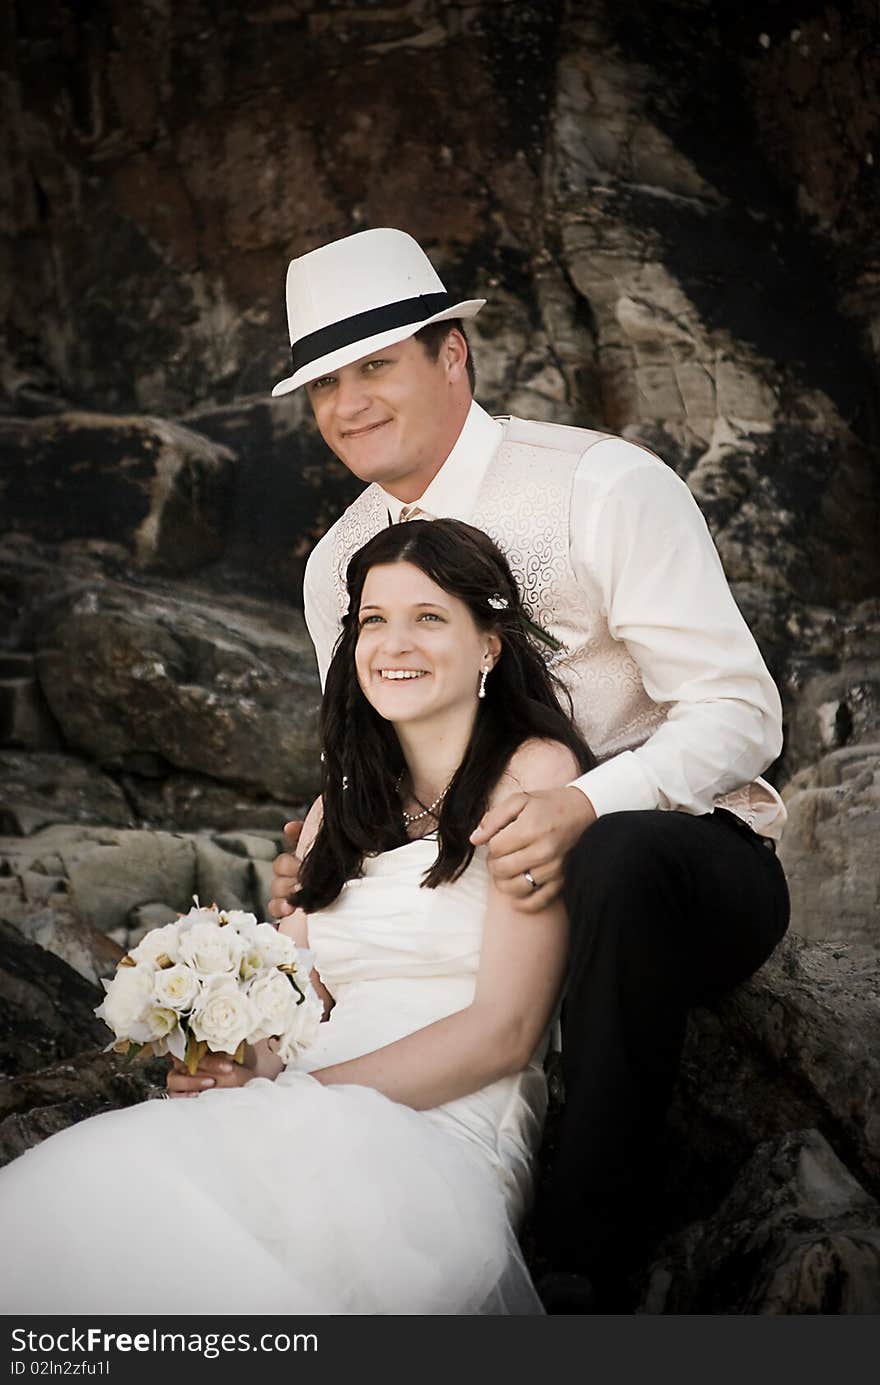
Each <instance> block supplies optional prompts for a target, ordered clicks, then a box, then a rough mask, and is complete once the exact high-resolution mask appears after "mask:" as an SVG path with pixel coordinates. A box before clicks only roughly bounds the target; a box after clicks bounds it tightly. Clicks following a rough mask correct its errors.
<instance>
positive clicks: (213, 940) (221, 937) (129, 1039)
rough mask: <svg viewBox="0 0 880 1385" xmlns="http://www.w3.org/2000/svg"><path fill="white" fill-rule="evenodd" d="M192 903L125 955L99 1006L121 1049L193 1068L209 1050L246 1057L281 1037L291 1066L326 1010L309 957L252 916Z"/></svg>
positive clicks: (279, 1046)
mask: <svg viewBox="0 0 880 1385" xmlns="http://www.w3.org/2000/svg"><path fill="white" fill-rule="evenodd" d="M193 901H194V903H195V908H194V909H190V911H189V913H188V914H182V915H180V917H179V918H177V919H176V921H175V922H174V923H167V924H165V925H164V927H161V928H153V929H151V930H150V932H149V933H146V934H145V935H144V937H143V938H142V940H141V941H140V942H139V943H138V945H137V947H135V948H133V949H132V951H131V952H130V953H128V954H127V955H126V956H125V957H123V958H122V961H121V962H120V963H119V965H118V967H117V969H116V975H115V976H114V977H113V979H112V981H104V982H103V985H104V989H105V990H106V992H107V994H106V996H105V997H104V1000H103V1002H102V1003H101V1004H100V1005H98V1006H97V1007H96V1009H95V1014H96V1015H98V1016H99V1017H100V1018H101V1019H102V1020H103V1021H104V1023H105V1024H107V1025H109V1027H110V1028H111V1029H112V1030H113V1033H114V1034H115V1035H116V1039H115V1040H114V1041H113V1042H112V1043H110V1044H108V1048H112V1049H114V1050H115V1051H116V1052H117V1053H128V1052H129V1051H131V1050H134V1051H135V1052H137V1051H138V1050H139V1049H141V1048H145V1047H147V1048H149V1049H150V1050H151V1051H152V1052H153V1053H154V1054H156V1055H157V1056H159V1055H162V1054H165V1053H172V1054H173V1055H174V1057H175V1058H179V1059H180V1060H181V1062H185V1063H186V1066H187V1068H188V1069H189V1071H190V1073H194V1072H195V1071H196V1068H197V1067H198V1065H199V1063H200V1062H201V1060H202V1058H203V1057H204V1055H205V1053H206V1052H207V1051H208V1050H209V1049H210V1050H211V1052H212V1053H231V1054H232V1055H233V1056H234V1058H235V1059H236V1061H237V1062H239V1063H240V1062H242V1061H243V1060H244V1050H245V1045H246V1044H254V1043H257V1042H258V1041H259V1040H260V1039H274V1040H276V1043H275V1044H274V1048H275V1051H276V1053H277V1054H278V1056H279V1058H280V1059H281V1061H282V1062H283V1063H290V1062H291V1061H292V1060H293V1058H294V1056H295V1054H296V1053H297V1052H298V1051H299V1049H301V1048H305V1047H306V1046H307V1045H308V1044H309V1043H311V1041H312V1039H313V1038H314V1036H315V1032H316V1030H317V1026H318V1024H319V1023H320V1020H321V1015H322V1012H323V1007H322V1005H321V1002H320V1000H319V999H318V997H317V995H316V994H315V991H314V988H313V986H312V984H311V982H310V981H309V973H310V971H311V968H312V956H311V953H309V952H307V951H306V950H305V949H303V948H298V947H297V946H296V944H295V943H294V941H293V939H292V938H289V937H288V936H287V934H286V933H279V932H278V931H277V929H276V928H275V927H274V926H273V925H272V924H271V923H258V922H257V920H256V918H255V916H254V915H253V914H246V913H244V912H242V911H241V910H239V909H230V910H228V911H226V910H223V909H218V908H217V906H216V904H215V905H212V907H211V908H210V909H205V908H202V907H201V906H200V905H199V901H198V898H197V897H196V896H195V895H194V896H193Z"/></svg>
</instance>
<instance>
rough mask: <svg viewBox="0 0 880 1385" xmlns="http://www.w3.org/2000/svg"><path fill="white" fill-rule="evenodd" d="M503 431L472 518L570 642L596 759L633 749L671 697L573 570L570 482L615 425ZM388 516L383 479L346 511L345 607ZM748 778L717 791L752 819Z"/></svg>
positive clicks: (567, 648) (522, 424)
mask: <svg viewBox="0 0 880 1385" xmlns="http://www.w3.org/2000/svg"><path fill="white" fill-rule="evenodd" d="M500 422H502V424H503V425H504V435H503V438H502V442H501V445H500V447H499V448H498V451H497V453H496V454H495V457H494V459H493V461H492V462H491V464H490V466H489V469H488V471H487V473H486V476H485V478H484V481H483V484H482V486H481V488H480V491H479V494H478V496H477V501H476V505H475V508H474V512H473V514H472V516H471V519H470V522H471V523H472V524H473V525H474V526H475V527H476V528H478V529H482V530H483V531H484V533H486V534H488V535H489V537H490V538H492V539H493V540H494V541H495V543H496V544H497V545H498V547H499V548H500V549H501V550H502V552H503V553H504V554H505V555H506V557H507V560H508V562H509V563H510V566H511V569H512V571H513V575H514V577H515V579H516V582H517V585H518V586H519V589H520V592H521V593H522V596H523V600H524V603H525V606H526V608H527V610H528V612H529V614H530V615H531V617H532V619H533V620H535V621H536V622H537V623H538V624H539V625H540V626H541V627H542V628H543V629H545V630H547V631H549V632H550V634H552V635H554V636H555V637H556V639H557V640H559V641H560V642H561V644H562V646H563V649H562V651H560V652H559V653H558V654H556V655H555V656H553V658H552V667H553V671H554V673H555V674H556V675H557V676H558V677H559V678H560V680H561V681H562V682H563V683H564V684H565V686H566V687H567V689H568V691H569V693H570V695H571V699H572V705H573V710H574V716H575V720H576V721H577V724H578V726H579V727H580V730H581V733H582V734H583V735H584V737H585V738H586V740H587V743H588V744H589V746H590V748H591V749H592V751H593V753H594V754H595V756H596V758H597V759H598V760H605V759H608V758H609V757H610V756H612V755H616V754H618V753H619V752H620V751H623V750H634V749H636V747H638V746H640V745H642V744H643V743H644V742H645V741H646V740H647V739H648V737H649V736H651V735H653V733H654V732H655V731H656V730H657V728H658V727H659V726H662V724H663V723H664V721H665V720H666V718H667V716H668V714H669V708H670V704H669V703H662V704H661V703H656V702H654V701H652V699H651V698H650V697H649V696H648V694H647V693H646V692H645V687H644V684H643V682H642V677H641V673H640V671H639V667H638V664H637V663H636V662H635V660H634V659H633V658H632V657H631V655H630V653H629V651H628V650H627V648H626V645H625V644H623V643H622V642H621V641H619V640H615V639H614V638H613V636H612V635H611V633H610V631H609V629H608V624H607V621H606V619H605V615H604V611H603V604H602V598H601V593H600V592H599V590H598V587H597V588H596V589H595V590H592V589H590V588H589V587H584V585H583V584H582V583H581V582H578V581H577V580H576V578H575V575H574V571H573V570H572V566H571V560H570V556H569V543H568V535H569V524H570V518H571V501H572V487H573V484H574V476H575V471H576V469H577V464H578V461H579V459H580V458H581V457H582V456H583V454H584V452H586V451H587V450H588V449H589V448H590V447H592V446H594V445H595V444H596V443H597V442H601V441H602V440H603V439H604V438H606V437H608V436H610V435H609V434H607V433H598V432H592V431H589V430H587V429H583V428H569V427H565V426H560V425H558V424H550V423H534V422H531V421H526V420H522V419H516V418H511V419H501V420H500ZM387 524H388V510H387V508H386V506H385V503H384V500H383V498H382V493H381V491H380V490H379V488H378V487H377V486H368V487H367V489H366V490H365V491H364V492H363V493H362V494H361V495H360V496H358V498H357V500H355V501H354V503H353V504H352V505H351V506H349V508H348V510H346V512H345V514H344V515H343V516H342V518H341V519H340V520H339V521H338V523H337V526H336V533H335V546H334V554H333V580H334V585H335V589H336V597H337V601H338V604H339V613H340V617H341V616H342V615H343V614H344V613H345V610H346V608H347V605H348V596H347V591H346V586H345V572H346V569H347V567H348V563H349V560H350V558H351V556H352V554H353V553H355V552H356V551H357V549H358V548H360V546H361V545H362V544H364V543H366V542H367V540H368V539H370V538H372V537H373V535H374V534H377V533H378V532H379V530H380V529H383V528H385V527H386V526H387ZM748 799H749V793H748V786H747V787H746V788H744V789H740V790H737V791H736V792H735V793H733V794H728V795H725V797H724V798H721V797H719V798H718V799H717V800H716V802H717V803H718V805H719V806H724V807H728V808H730V809H731V811H735V812H737V814H738V815H739V816H742V817H744V818H746V820H748V818H749V811H748V808H749V803H748Z"/></svg>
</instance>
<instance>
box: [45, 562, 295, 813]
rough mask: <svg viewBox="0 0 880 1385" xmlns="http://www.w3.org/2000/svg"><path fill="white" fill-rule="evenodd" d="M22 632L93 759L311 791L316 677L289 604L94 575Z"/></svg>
mask: <svg viewBox="0 0 880 1385" xmlns="http://www.w3.org/2000/svg"><path fill="white" fill-rule="evenodd" d="M36 641H37V668H38V671H39V678H40V684H41V687H42V689H43V693H44V696H45V698H46V701H47V702H48V704H49V706H50V708H51V710H52V714H53V716H54V717H55V719H56V721H57V722H58V724H59V726H60V727H61V729H62V732H63V735H64V738H65V741H66V743H67V745H68V746H70V747H71V748H73V749H76V750H78V751H80V752H81V753H83V754H84V755H86V756H87V757H89V758H91V759H94V760H95V761H97V762H98V763H99V764H100V765H101V766H102V767H104V768H111V767H112V768H116V769H119V770H131V771H133V772H135V773H139V774H144V775H146V776H147V777H154V778H162V777H163V776H164V775H165V774H166V773H167V772H169V771H170V770H183V771H187V772H190V773H194V774H204V775H207V776H209V777H212V778H215V779H219V780H221V781H222V782H225V783H227V784H231V785H234V786H236V787H239V788H243V789H244V790H245V791H250V792H251V793H252V794H254V795H264V796H274V797H277V798H279V799H282V800H283V799H287V800H288V801H289V800H291V799H293V800H294V801H295V800H301V799H303V798H307V797H309V796H310V795H312V794H313V793H314V790H315V788H316V786H317V783H318V744H317V720H318V704H319V687H318V678H317V672H316V669H315V664H314V654H313V652H312V647H311V643H310V641H309V639H308V635H307V634H306V631H305V627H304V624H303V620H302V616H301V615H299V614H298V613H296V612H294V611H291V610H290V608H288V607H281V606H273V605H269V604H267V603H257V602H255V601H248V600H246V599H244V598H238V599H237V598H235V597H234V596H231V595H230V596H220V595H214V594H207V593H205V594H204V595H201V594H198V593H196V592H193V591H188V592H179V593H178V592H174V591H172V590H170V589H167V588H166V589H161V588H155V587H154V588H149V587H143V586H139V585H136V584H135V583H133V582H119V581H117V582H111V581H104V582H100V583H98V582H96V583H94V584H90V585H89V586H88V587H87V588H86V589H80V590H79V591H76V590H74V591H72V592H71V593H70V594H69V595H68V596H67V597H66V598H62V599H60V600H59V601H58V602H57V603H56V605H55V607H54V609H53V612H52V615H51V617H50V618H49V619H47V620H46V621H45V622H44V624H43V625H42V626H41V628H40V630H39V631H38V632H37V633H36Z"/></svg>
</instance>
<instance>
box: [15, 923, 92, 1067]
mask: <svg viewBox="0 0 880 1385" xmlns="http://www.w3.org/2000/svg"><path fill="white" fill-rule="evenodd" d="M102 996H103V991H102V990H101V989H100V988H99V987H98V986H96V985H93V984H92V983H91V982H89V981H86V980H85V979H84V978H83V977H82V976H79V975H78V974H77V973H76V972H75V971H74V970H73V968H72V967H69V966H68V965H67V964H66V963H65V962H63V961H61V960H60V958H58V957H54V956H52V954H51V953H49V952H46V951H45V950H44V949H43V948H42V947H38V946H37V944H36V943H32V942H29V941H28V940H27V939H25V938H23V937H22V936H21V934H20V933H19V932H18V931H17V930H16V929H15V928H13V927H12V926H11V925H10V924H8V923H3V922H2V920H0V1073H2V1074H4V1075H5V1074H8V1075H10V1076H16V1075H18V1074H26V1073H31V1072H36V1071H37V1070H38V1069H40V1068H42V1067H45V1066H46V1065H47V1064H49V1063H53V1062H57V1061H58V1060H59V1059H62V1058H68V1057H70V1056H71V1055H72V1054H75V1053H81V1052H82V1051H83V1050H84V1049H87V1048H94V1047H95V1046H96V1045H102V1044H106V1043H107V1040H108V1037H109V1032H108V1030H107V1027H106V1025H104V1024H102V1023H101V1021H100V1020H99V1019H96V1018H95V1015H94V1008H95V1006H96V1005H98V1004H100V1002H101V999H102Z"/></svg>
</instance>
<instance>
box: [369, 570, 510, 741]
mask: <svg viewBox="0 0 880 1385" xmlns="http://www.w3.org/2000/svg"><path fill="white" fill-rule="evenodd" d="M358 628H359V633H358V641H357V646H356V649H355V667H356V669H357V677H358V683H359V684H360V687H361V690H362V692H363V694H364V696H365V697H366V699H367V701H368V702H369V703H370V704H371V706H372V707H374V708H375V710H376V711H377V712H378V713H379V715H380V716H381V717H385V718H386V720H388V721H390V722H393V723H404V722H409V723H412V722H418V721H422V720H426V719H430V720H433V719H435V718H436V717H438V716H445V715H446V714H455V713H457V712H462V713H463V714H469V715H471V716H472V715H473V713H474V711H475V710H476V704H477V688H478V686H479V681H480V670H481V668H483V667H484V666H485V667H488V668H491V667H492V665H493V664H494V662H495V659H496V658H497V656H498V653H499V650H500V640H499V638H498V636H497V635H496V634H493V633H492V632H490V631H486V630H480V629H479V628H478V626H477V625H476V623H475V621H474V619H473V616H472V615H471V613H470V611H469V610H468V607H467V606H466V605H465V603H464V602H463V601H460V600H459V599H458V597H456V596H451V595H450V594H449V592H446V591H444V590H443V588H442V587H438V586H437V583H436V582H434V581H432V579H431V578H430V577H429V576H428V575H427V573H424V572H422V570H421V568H418V567H415V566H414V565H413V564H412V563H407V562H400V563H385V564H381V565H379V566H377V567H372V568H370V570H369V572H368V573H367V576H366V580H365V582H364V586H363V591H362V593H361V602H360V610H359V612H358Z"/></svg>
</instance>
